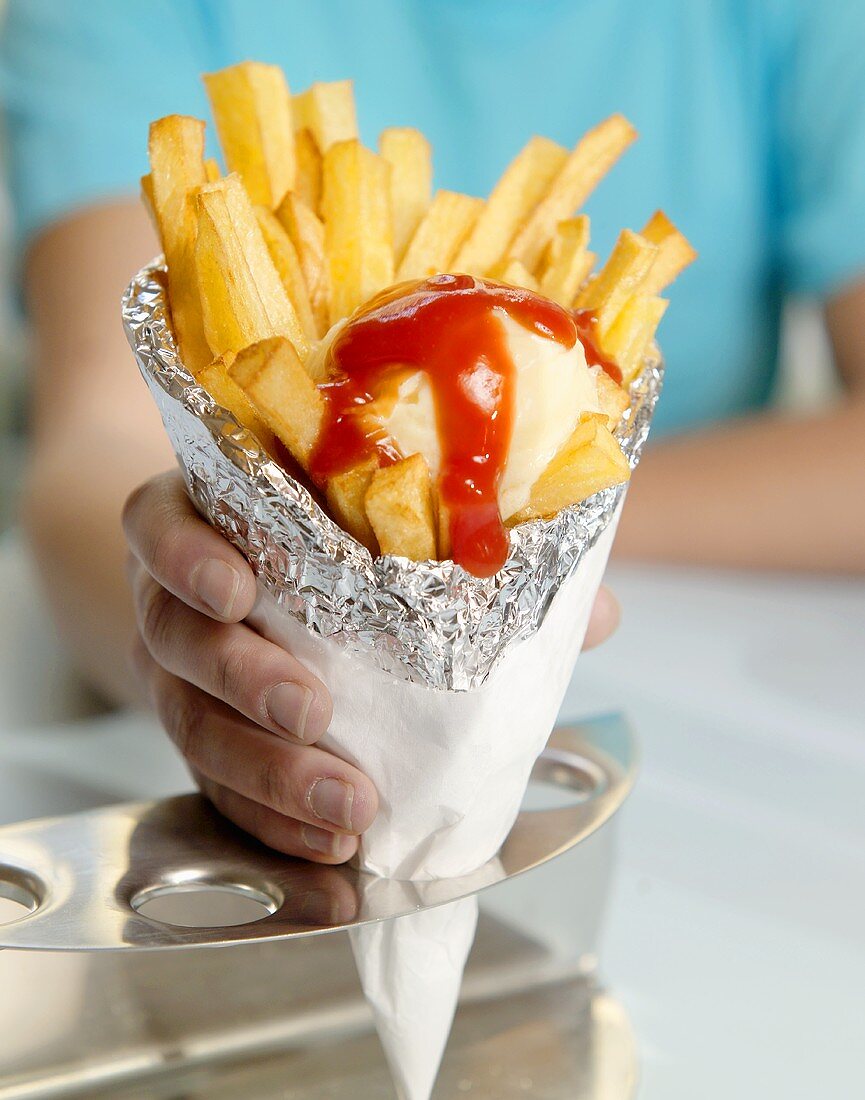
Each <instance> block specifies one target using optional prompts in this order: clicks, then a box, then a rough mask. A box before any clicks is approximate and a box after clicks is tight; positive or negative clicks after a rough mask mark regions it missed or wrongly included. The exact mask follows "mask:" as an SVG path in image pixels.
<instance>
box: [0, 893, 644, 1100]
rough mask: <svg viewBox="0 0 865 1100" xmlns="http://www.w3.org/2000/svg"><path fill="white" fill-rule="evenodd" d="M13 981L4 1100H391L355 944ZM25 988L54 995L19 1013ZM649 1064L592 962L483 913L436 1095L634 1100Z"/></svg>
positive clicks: (29, 968) (139, 956) (99, 961)
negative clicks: (638, 1077) (642, 1068)
mask: <svg viewBox="0 0 865 1100" xmlns="http://www.w3.org/2000/svg"><path fill="white" fill-rule="evenodd" d="M603 900H604V898H603V894H598V895H597V896H583V897H582V899H581V901H580V905H581V906H586V907H589V908H592V909H597V908H599V907H600V906H601V905H602V904H603ZM16 968H17V969H16ZM76 968H77V969H76ZM0 975H2V978H3V982H5V987H6V988H9V983H10V982H11V983H12V992H13V994H14V996H15V1001H16V1004H15V1005H14V1006H13V1004H12V1002H11V1000H10V1003H9V1009H8V1013H7V1014H4V1012H3V996H2V993H0V1030H2V1033H3V1035H4V1039H5V1040H6V1041H5V1042H2V1043H0V1100H37V1098H38V1100H73V1098H74V1100H94V1098H95V1096H97V1095H98V1096H100V1097H105V1098H106V1100H108V1098H110V1100H181V1098H182V1100H238V1098H240V1097H242V1098H243V1100H393V1096H394V1093H393V1086H392V1085H391V1083H390V1077H389V1074H388V1071H387V1066H386V1064H385V1061H384V1056H383V1054H382V1052H381V1048H380V1046H379V1043H378V1040H377V1038H376V1036H375V1033H374V1030H373V1028H372V1021H371V1019H370V1016H369V1012H368V1010H367V1008H366V1005H365V1004H364V1002H363V998H362V995H361V992H360V988H359V985H358V982H357V978H356V976H355V972H354V966H353V963H352V959H351V953H350V950H349V947H348V940H347V937H345V936H322V937H314V938H312V939H303V940H297V939H289V940H286V941H281V942H274V943H255V944H245V945H239V946H237V947H235V948H234V949H232V950H231V951H228V952H225V951H220V952H208V951H191V952H180V953H178V952H167V953H152V952H99V953H95V954H86V953H80V952H79V953H77V954H65V955H62V954H53V953H47V952H38V953H28V952H14V953H10V952H4V953H3V954H2V955H0ZM27 984H32V985H37V986H39V987H40V988H41V993H40V994H39V998H41V1002H40V1000H39V998H37V997H34V998H33V999H32V1001H31V1006H32V1007H31V1011H30V1013H29V1015H27V1014H25V1015H24V1017H23V1018H22V1007H21V1001H22V994H23V993H25V992H26V991H25V989H24V988H23V987H24V986H25V985H27ZM3 988H4V985H3V984H2V983H0V991H2V990H3ZM46 989H50V990H51V997H50V998H46V997H45V990H46ZM64 996H65V997H66V998H68V999H69V1001H70V1003H69V1005H67V1006H66V1007H65V1010H64V1008H63V1006H62V1004H61V1003H60V1002H62V999H63V997H64ZM24 999H25V1000H26V997H25V998H24ZM64 1011H65V1015H64ZM58 1016H59V1018H58ZM10 1025H11V1032H10ZM16 1025H17V1031H16ZM25 1035H26V1036H27V1039H26V1040H25V1042H24V1043H23V1044H22V1043H21V1042H19V1041H18V1037H19V1036H25ZM10 1040H11V1041H10ZM27 1043H30V1047H29V1049H22V1046H23V1047H25V1048H26V1046H27ZM635 1065H636V1057H635V1044H634V1039H633V1035H632V1032H631V1028H630V1025H629V1023H628V1020H627V1018H626V1017H625V1015H624V1013H623V1011H622V1009H621V1008H620V1007H619V1006H618V1004H617V1003H616V1002H615V1001H614V1000H612V999H611V998H610V996H609V995H608V994H606V993H604V992H602V991H600V990H599V989H598V988H597V986H596V985H595V982H594V979H593V975H592V973H591V972H586V970H585V967H584V965H583V960H564V959H562V958H561V957H560V956H554V955H552V954H551V953H550V952H549V951H548V949H547V948H546V947H545V946H544V945H543V944H541V943H539V942H538V941H537V940H535V939H532V938H529V937H528V936H527V935H525V934H524V933H522V932H519V931H517V930H516V929H514V928H512V927H511V926H509V925H506V924H503V923H501V922H498V921H496V920H494V919H492V918H490V917H489V916H487V917H484V916H483V915H482V918H481V922H480V924H479V927H478V938H477V941H476V944H475V947H474V950H473V951H472V955H471V957H470V960H469V964H468V967H467V969H466V977H465V983H464V988H463V996H462V998H461V1005H460V1009H459V1012H458V1013H457V1017H456V1023H455V1026H454V1030H453V1034H452V1037H451V1041H450V1044H449V1046H448V1050H447V1053H446V1055H445V1060H444V1064H443V1067H442V1072H441V1077H440V1080H439V1084H438V1086H437V1089H436V1092H435V1094H434V1097H435V1100H453V1098H459V1097H462V1096H464V1095H465V1096H467V1097H469V1100H472V1098H474V1100H511V1098H516V1097H519V1098H521V1100H522V1098H529V1097H531V1098H539V1097H543V1098H544V1100H631V1097H632V1096H633V1083H634V1079H635Z"/></svg>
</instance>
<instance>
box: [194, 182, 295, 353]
mask: <svg viewBox="0 0 865 1100" xmlns="http://www.w3.org/2000/svg"><path fill="white" fill-rule="evenodd" d="M197 203H198V238H197V241H196V246H195V266H196V271H197V275H198V286H199V292H200V296H201V310H202V315H203V319H204V329H205V332H206V334H207V340H208V343H209V344H210V347H211V350H212V352H213V355H214V356H216V357H218V356H220V355H225V354H227V353H235V354H236V353H237V352H239V351H240V350H241V349H242V348H245V347H246V346H247V345H248V344H254V343H256V342H257V341H258V340H263V339H265V338H266V337H268V336H286V337H288V339H290V340H291V342H292V343H293V344H294V346H295V349H296V350H297V351H298V352H299V353H300V354H303V355H305V354H306V353H307V351H308V345H307V341H306V337H305V336H304V333H303V329H302V328H301V324H300V321H299V319H298V316H297V313H296V312H295V310H294V307H293V306H292V304H291V301H290V300H289V298H288V295H287V294H286V292H285V289H284V288H283V285H282V283H281V281H280V278H279V274H278V272H277V270H276V268H275V267H274V264H273V260H271V258H270V254H269V253H268V251H267V245H266V244H265V243H264V238H263V237H262V234H261V230H260V229H259V227H258V222H257V221H256V217H255V213H254V212H253V209H252V205H251V204H250V202H249V197H248V196H247V194H246V191H245V190H244V188H243V184H242V183H241V182H240V179H239V178H238V177H237V176H235V175H233V174H232V175H230V176H226V177H225V178H224V179H222V180H219V181H218V182H216V183H208V184H205V185H204V186H203V187H201V188H199V190H198V193H197Z"/></svg>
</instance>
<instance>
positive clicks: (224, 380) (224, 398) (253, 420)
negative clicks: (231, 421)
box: [198, 359, 277, 455]
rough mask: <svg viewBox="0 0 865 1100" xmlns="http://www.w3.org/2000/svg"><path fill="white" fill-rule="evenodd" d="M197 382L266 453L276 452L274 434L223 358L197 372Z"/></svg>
mask: <svg viewBox="0 0 865 1100" xmlns="http://www.w3.org/2000/svg"><path fill="white" fill-rule="evenodd" d="M198 382H199V383H200V384H201V385H202V386H204V388H205V389H206V390H207V392H208V393H209V394H210V396H211V397H212V398H213V399H214V401H217V402H218V403H219V404H220V405H222V407H223V408H224V409H227V410H228V411H229V412H230V413H232V414H233V415H234V418H235V420H236V421H237V422H238V424H242V425H243V427H244V428H246V429H247V430H248V431H250V432H252V434H253V435H254V436H255V438H256V439H257V440H258V442H259V443H260V444H261V445H262V447H264V449H265V450H266V451H267V453H268V454H270V455H273V454H275V453H276V449H277V448H276V436H275V435H274V434H273V432H272V431H271V430H270V428H268V426H267V424H265V422H264V421H263V420H262V418H261V417H260V416H259V415H258V412H257V411H256V408H255V406H254V405H253V404H252V402H251V401H250V400H249V398H248V397H247V396H246V394H245V393H244V392H243V390H242V389H241V388H240V386H238V384H237V383H236V382H235V381H234V379H233V378H232V377H231V375H230V374H229V373H228V368H227V367H226V365H225V362H224V360H222V359H214V360H213V362H212V363H208V365H207V366H206V367H205V368H204V369H203V370H202V371H201V372H200V373H199V375H198Z"/></svg>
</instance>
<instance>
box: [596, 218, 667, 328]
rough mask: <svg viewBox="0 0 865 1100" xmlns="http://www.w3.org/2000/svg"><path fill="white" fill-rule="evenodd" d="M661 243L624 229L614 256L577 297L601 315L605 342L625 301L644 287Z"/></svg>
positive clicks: (600, 320)
mask: <svg viewBox="0 0 865 1100" xmlns="http://www.w3.org/2000/svg"><path fill="white" fill-rule="evenodd" d="M657 255H658V246H657V245H654V244H651V243H650V242H649V241H647V240H646V238H645V237H641V236H640V234H639V233H634V232H633V231H632V230H630V229H623V230H622V232H621V233H620V234H619V239H618V240H617V241H616V245H615V248H614V249H613V251H612V252H611V253H610V258H609V259H608V260H607V262H606V263H605V264H604V266H603V268H602V269H601V271H600V272H599V274H598V275H597V277H596V278H594V279H592V280H591V281H590V282H588V283H586V285H585V286H584V287H583V289H582V291H581V292H580V294H579V295H578V297H577V301H576V305H577V308H578V309H591V310H593V311H594V313H595V316H596V317H597V333H598V338H599V339H600V340H601V343H602V346H604V348H606V345H605V344H604V338H605V336H606V334H607V333H608V332H609V330H610V328H611V326H612V324H613V322H614V321H615V320H616V318H617V317H618V315H619V313H620V312H621V310H622V307H623V306H624V304H625V302H626V301H627V300H628V299H629V298H630V297H631V295H632V294H633V293H634V292H635V291H636V290H638V289H640V288H641V286H642V283H643V280H644V279H645V277H646V274H647V273H648V271H649V269H650V268H651V266H652V263H653V262H654V260H655V257H656V256H657Z"/></svg>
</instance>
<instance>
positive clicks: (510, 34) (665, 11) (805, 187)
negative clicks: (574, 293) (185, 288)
mask: <svg viewBox="0 0 865 1100" xmlns="http://www.w3.org/2000/svg"><path fill="white" fill-rule="evenodd" d="M0 51H2V52H0V77H2V94H3V98H4V101H5V105H6V111H7V136H8V146H9V149H8V159H9V171H10V180H11V184H10V186H11V192H12V197H13V203H14V208H15V212H16V219H17V227H18V232H19V240H20V241H22V242H25V241H26V239H27V238H28V237H29V236H30V235H32V234H33V233H34V232H36V231H38V230H39V228H40V227H41V226H43V225H45V223H46V222H48V221H50V220H52V219H54V218H58V217H61V216H62V215H64V214H65V213H67V212H68V211H69V210H71V209H72V208H74V207H75V206H76V205H80V204H87V203H93V202H96V201H99V200H100V199H103V198H106V197H110V196H115V195H117V194H122V193H130V192H134V191H136V190H137V186H138V178H139V176H140V175H141V173H142V172H143V171H146V140H147V126H148V123H149V122H150V120H151V119H153V118H156V117H158V116H160V115H163V114H169V113H174V112H177V113H190V114H196V115H199V116H201V117H205V118H209V111H208V107H207V102H206V99H205V96H204V93H203V90H202V87H201V84H200V80H199V74H200V73H202V72H204V71H208V70H213V69H216V68H220V67H222V66H224V65H228V64H230V63H232V62H235V61H238V60H243V59H248V58H249V59H256V60H262V61H270V62H277V63H278V64H280V65H282V66H283V68H284V69H285V71H286V74H287V76H288V80H289V83H290V85H291V86H292V88H293V89H294V90H300V89H302V88H304V87H306V86H307V85H308V84H310V83H311V82H312V81H313V80H333V79H339V78H344V77H353V78H354V80H355V86H356V94H357V102H358V111H359V117H360V122H361V130H362V136H363V138H364V139H365V141H367V142H368V143H373V142H374V141H375V137H376V135H377V133H378V131H379V130H380V129H381V128H383V127H384V126H388V125H414V126H419V127H420V128H421V129H422V130H424V132H425V133H426V134H427V135H428V137H429V138H430V140H431V142H432V144H433V147H434V151H435V171H436V183H437V184H438V185H439V186H441V187H448V188H454V189H458V190H464V191H468V192H471V193H474V194H480V195H484V194H486V193H487V192H488V190H489V188H490V187H491V185H492V184H493V183H494V181H495V179H496V178H497V176H498V175H499V173H500V172H501V170H502V169H503V168H504V166H505V165H506V164H507V162H508V161H509V160H510V158H511V157H512V156H513V155H514V154H515V153H516V152H517V150H518V149H519V148H520V147H521V146H522V144H523V143H524V142H525V140H526V139H527V138H528V137H529V136H530V135H531V134H533V133H541V134H546V135H548V136H550V137H552V138H555V139H556V140H558V141H560V142H563V143H565V144H573V143H574V142H575V141H576V139H577V138H578V137H579V136H580V135H581V134H582V132H583V131H584V130H586V129H587V128H588V127H590V126H592V125H594V124H595V123H597V122H598V121H599V120H600V119H602V118H604V117H605V116H606V115H608V114H610V113H611V112H613V111H621V112H623V113H624V114H626V115H627V116H628V117H629V118H630V119H631V120H632V121H633V122H634V123H635V124H636V125H637V127H638V129H639V130H640V133H641V140H640V141H639V142H638V144H637V145H636V146H634V147H633V148H632V149H631V150H630V151H629V152H628V153H627V154H626V156H625V158H624V159H623V160H622V161H621V162H620V163H619V165H617V166H616V167H615V168H614V169H613V171H612V173H611V174H610V175H609V176H608V177H607V179H606V180H604V181H603V183H602V184H601V186H600V187H599V188H598V190H597V191H596V193H595V194H594V195H593V196H592V197H591V199H590V200H589V202H588V204H587V208H586V209H587V212H588V213H589V214H590V215H591V218H592V237H593V242H594V244H593V247H594V248H595V250H596V251H599V252H600V253H601V255H604V254H606V253H607V251H608V250H609V248H610V247H611V245H612V243H613V241H614V239H615V236H616V234H617V232H618V230H619V229H620V228H621V227H622V226H624V225H628V226H631V227H633V228H639V227H640V226H641V225H642V224H643V222H644V221H645V220H646V218H647V217H648V215H649V214H651V212H652V211H653V210H654V209H655V208H656V207H659V206H660V207H663V208H664V209H665V210H666V212H667V213H668V214H669V215H670V216H671V217H672V218H673V220H674V221H675V222H676V223H677V224H679V225H680V226H681V227H682V229H683V230H684V232H685V233H686V234H687V235H688V236H689V237H690V239H691V240H692V241H693V243H694V244H695V246H696V247H697V249H698V250H699V252H700V258H699V261H698V262H697V263H696V264H695V265H694V266H693V267H692V268H691V269H689V270H688V271H687V272H685V274H684V275H683V276H682V277H681V279H680V280H679V281H678V282H677V283H676V284H675V285H674V286H673V288H672V290H671V292H670V294H671V297H672V307H671V309H670V311H669V313H668V315H667V317H666V318H665V320H664V322H663V325H662V329H661V343H662V345H663V348H664V351H665V354H666V358H667V363H668V375H667V387H666V392H665V394H664V398H663V400H662V402H661V405H660V409H659V417H658V425H659V427H663V428H667V429H670V428H678V427H683V426H691V425H698V424H703V423H707V422H711V421H714V420H719V419H722V418H725V417H728V416H731V415H736V414H739V413H742V412H745V411H747V410H750V409H754V408H758V407H760V406H761V405H763V404H765V403H766V401H767V400H768V399H769V396H770V393H771V390H772V387H773V382H774V374H775V364H776V353H777V337H778V325H779V311H780V305H781V301H782V298H783V297H784V296H785V295H786V294H790V293H804V294H812V295H816V296H825V295H826V294H828V293H830V292H831V291H832V289H833V288H834V287H836V286H838V285H841V284H843V283H844V282H845V281H849V280H851V279H853V278H856V277H857V276H858V275H860V274H861V273H862V272H863V271H865V232H863V226H865V3H863V2H862V0H833V2H832V3H829V4H814V3H813V2H812V0H762V2H760V3H754V2H753V0H652V2H651V3H646V2H645V0H597V2H592V0H537V2H533V3H527V2H525V0H148V2H147V3H146V4H143V3H137V2H136V3H132V2H129V0H88V2H87V3H86V4H69V3H61V2H60V0H10V3H9V4H8V10H7V13H6V18H5V33H4V37H3V42H2V47H0Z"/></svg>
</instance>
